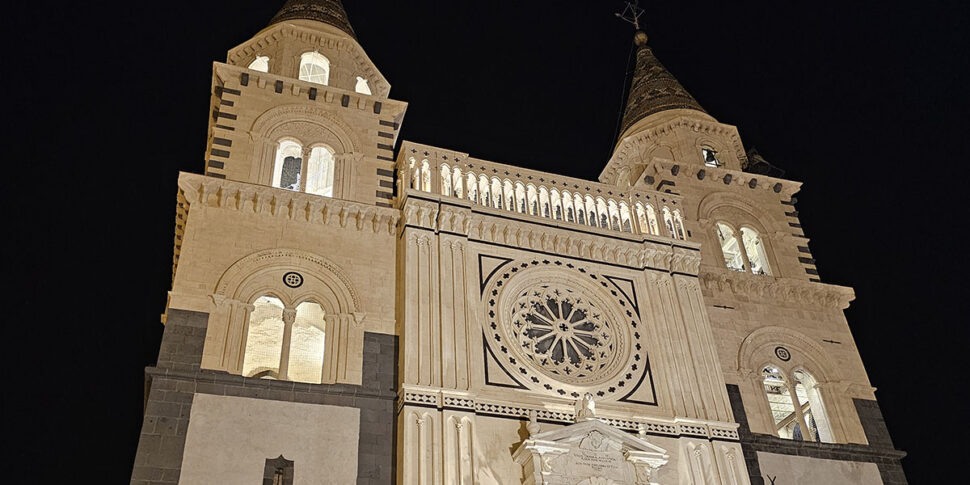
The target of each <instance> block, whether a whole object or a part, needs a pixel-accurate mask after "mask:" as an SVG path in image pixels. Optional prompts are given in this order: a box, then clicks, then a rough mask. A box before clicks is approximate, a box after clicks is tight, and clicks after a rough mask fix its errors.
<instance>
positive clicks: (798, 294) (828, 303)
mask: <svg viewBox="0 0 970 485" xmlns="http://www.w3.org/2000/svg"><path fill="white" fill-rule="evenodd" d="M699 278H700V281H701V282H702V283H703V285H704V289H705V290H707V291H709V292H711V293H715V295H716V294H717V293H730V294H732V295H743V296H746V297H748V298H751V299H754V300H760V301H763V302H766V303H778V302H779V301H780V302H784V303H788V304H792V305H798V306H801V307H806V308H812V309H818V308H827V309H832V310H845V309H846V308H848V307H849V302H851V301H852V300H854V299H855V292H854V291H853V290H852V288H847V287H844V286H836V285H829V284H823V283H818V282H810V281H801V280H794V279H789V278H776V277H772V276H766V275H753V274H748V273H741V272H738V271H728V270H724V271H718V272H702V273H701V274H700V275H699Z"/></svg>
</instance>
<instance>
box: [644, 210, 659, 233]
mask: <svg viewBox="0 0 970 485" xmlns="http://www.w3.org/2000/svg"><path fill="white" fill-rule="evenodd" d="M646 209H647V222H648V223H649V224H650V234H656V235H658V236H659V235H660V224H659V223H658V222H657V211H655V210H653V206H652V205H650V204H647V207H646Z"/></svg>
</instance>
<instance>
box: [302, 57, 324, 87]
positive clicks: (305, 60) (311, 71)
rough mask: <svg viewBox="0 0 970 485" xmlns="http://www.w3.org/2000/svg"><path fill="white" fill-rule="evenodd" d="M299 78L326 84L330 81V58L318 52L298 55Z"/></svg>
mask: <svg viewBox="0 0 970 485" xmlns="http://www.w3.org/2000/svg"><path fill="white" fill-rule="evenodd" d="M300 80H301V81H307V82H311V83H317V84H324V85H326V84H327V83H328V82H329V81H330V60H329V59H327V58H326V57H324V56H323V54H321V53H319V52H304V53H303V55H302V56H300Z"/></svg>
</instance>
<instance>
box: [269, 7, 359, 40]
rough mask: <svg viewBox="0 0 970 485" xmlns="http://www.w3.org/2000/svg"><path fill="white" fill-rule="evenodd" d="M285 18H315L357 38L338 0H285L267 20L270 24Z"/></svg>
mask: <svg viewBox="0 0 970 485" xmlns="http://www.w3.org/2000/svg"><path fill="white" fill-rule="evenodd" d="M286 20H316V21H317V22H323V23H325V24H327V25H332V26H334V27H336V28H338V29H340V30H342V31H344V32H346V33H347V35H349V36H351V37H353V38H354V39H356V38H357V35H356V34H354V28H353V27H352V26H351V25H350V20H348V19H347V12H346V11H345V10H344V6H343V4H342V3H340V0H286V3H284V4H283V8H281V9H280V11H279V12H277V13H276V15H275V16H273V20H270V21H269V24H270V25H273V24H276V23H279V22H283V21H286Z"/></svg>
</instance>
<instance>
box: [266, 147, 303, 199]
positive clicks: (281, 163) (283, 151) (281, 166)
mask: <svg viewBox="0 0 970 485" xmlns="http://www.w3.org/2000/svg"><path fill="white" fill-rule="evenodd" d="M302 171H303V147H302V146H300V144H299V143H297V142H295V141H290V140H283V141H281V142H280V146H279V148H277V149H276V163H275V164H274V165H273V187H279V188H281V189H287V190H300V183H301V172H302Z"/></svg>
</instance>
